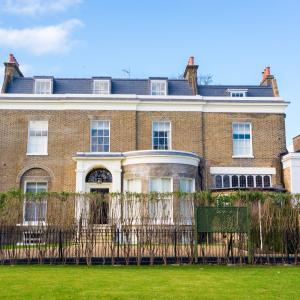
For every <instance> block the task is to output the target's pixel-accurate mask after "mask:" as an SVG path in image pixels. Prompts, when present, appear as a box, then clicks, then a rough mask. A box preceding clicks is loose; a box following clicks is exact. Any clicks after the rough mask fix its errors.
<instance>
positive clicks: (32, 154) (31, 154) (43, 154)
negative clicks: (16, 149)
mask: <svg viewBox="0 0 300 300" xmlns="http://www.w3.org/2000/svg"><path fill="white" fill-rule="evenodd" d="M26 155H27V156H37V155H40V156H46V155H48V153H26Z"/></svg>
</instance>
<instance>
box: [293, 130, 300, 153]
mask: <svg viewBox="0 0 300 300" xmlns="http://www.w3.org/2000/svg"><path fill="white" fill-rule="evenodd" d="M293 146H294V152H300V134H299V135H297V136H295V137H294V138H293Z"/></svg>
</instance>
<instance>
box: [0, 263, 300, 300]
mask: <svg viewBox="0 0 300 300" xmlns="http://www.w3.org/2000/svg"><path fill="white" fill-rule="evenodd" d="M0 299H1V300H4V299H14V300H16V299H60V300H61V299H290V300H292V299H300V267H295V266H274V267H271V266H267V267H263V266H257V267H256V266H255V267H252V266H249V267H248V266H247V267H245V266H201V265H199V266H167V267H164V266H154V267H150V266H146V267H126V266H115V267H113V266H106V267H103V266H93V267H87V266H79V267H78V266H0Z"/></svg>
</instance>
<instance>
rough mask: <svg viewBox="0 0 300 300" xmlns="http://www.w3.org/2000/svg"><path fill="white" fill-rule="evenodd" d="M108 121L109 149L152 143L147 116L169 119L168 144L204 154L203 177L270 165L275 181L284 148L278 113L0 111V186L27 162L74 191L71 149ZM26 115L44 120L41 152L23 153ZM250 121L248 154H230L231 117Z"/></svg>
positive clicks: (9, 183) (83, 146)
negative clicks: (216, 170) (216, 169)
mask: <svg viewBox="0 0 300 300" xmlns="http://www.w3.org/2000/svg"><path fill="white" fill-rule="evenodd" d="M92 119H105V120H110V122H111V132H110V136H111V140H110V144H111V151H112V152H124V151H132V150H146V149H151V148H152V139H151V136H152V121H155V120H170V121H171V123H172V125H171V126H172V149H173V150H182V151H190V152H194V153H197V154H198V155H200V156H201V157H203V158H204V160H205V164H206V169H205V170H206V171H205V173H206V182H207V184H208V185H209V183H210V182H209V180H210V176H209V174H208V172H209V167H210V166H226V167H230V166H231V167H232V166H236V167H237V166H240V167H242V166H245V167H246V166H247V167H275V168H276V169H277V176H275V177H274V179H273V184H275V185H277V184H278V185H280V184H281V183H282V182H281V181H282V179H281V163H280V157H279V155H280V153H282V152H284V151H285V123H284V115H283V114H241V113H240V114H238V113H234V114H233V113H201V112H135V111H14V110H2V111H0V153H1V156H0V191H6V190H8V189H10V188H13V187H16V186H17V185H18V174H19V173H20V172H21V170H23V169H24V168H28V167H30V166H35V167H37V166H39V165H40V166H44V167H47V168H48V169H49V170H51V172H52V173H53V176H54V178H53V182H52V183H51V187H52V189H53V190H55V191H61V190H66V191H74V190H75V169H76V163H75V162H74V161H73V160H72V157H73V156H74V155H75V154H76V152H81V151H82V152H86V151H89V150H90V122H91V120H92ZM29 120H48V121H49V133H48V136H49V138H48V154H49V155H47V156H27V155H26V150H27V136H28V122H29ZM235 121H250V122H251V123H252V136H253V154H254V158H253V159H233V158H232V122H235Z"/></svg>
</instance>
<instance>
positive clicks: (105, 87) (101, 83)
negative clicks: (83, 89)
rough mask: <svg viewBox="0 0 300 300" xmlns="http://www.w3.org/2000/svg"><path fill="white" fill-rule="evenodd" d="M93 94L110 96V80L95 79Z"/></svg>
mask: <svg viewBox="0 0 300 300" xmlns="http://www.w3.org/2000/svg"><path fill="white" fill-rule="evenodd" d="M93 93H94V94H99V95H108V94H110V80H109V79H94V87H93Z"/></svg>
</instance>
